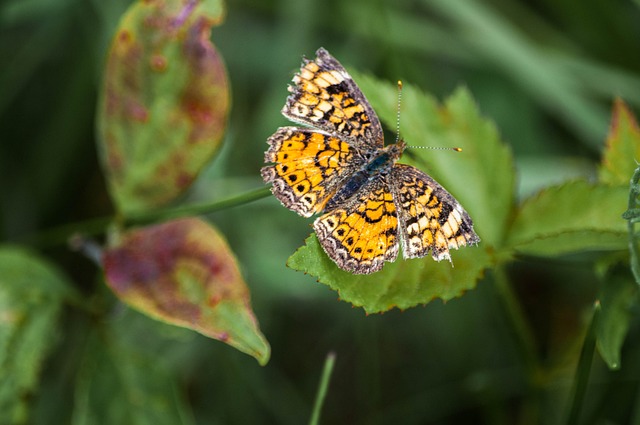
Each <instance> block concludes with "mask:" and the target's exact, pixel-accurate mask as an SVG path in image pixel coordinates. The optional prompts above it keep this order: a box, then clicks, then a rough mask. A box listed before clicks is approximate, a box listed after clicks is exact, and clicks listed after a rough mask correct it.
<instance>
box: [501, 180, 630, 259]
mask: <svg viewBox="0 0 640 425" xmlns="http://www.w3.org/2000/svg"><path fill="white" fill-rule="evenodd" d="M627 191H628V188H627V187H624V186H609V185H603V184H589V183H587V182H584V181H573V182H569V183H566V184H563V185H561V186H555V187H551V188H547V189H544V190H542V191H540V192H539V193H538V194H536V195H534V196H532V197H530V198H528V199H527V200H525V202H523V203H522V205H521V206H520V207H519V208H518V210H517V212H516V216H515V218H514V221H513V224H512V227H511V231H510V233H509V239H508V241H507V245H508V247H510V248H512V249H514V250H516V251H518V252H521V253H526V254H531V255H542V256H547V255H558V254H566V253H571V252H577V251H585V250H609V249H624V248H625V247H626V246H627V244H628V241H627V234H626V222H625V221H624V220H623V219H622V213H623V212H624V211H625V209H626V204H627V196H628V195H627Z"/></svg>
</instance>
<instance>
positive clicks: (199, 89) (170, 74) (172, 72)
mask: <svg viewBox="0 0 640 425" xmlns="http://www.w3.org/2000/svg"><path fill="white" fill-rule="evenodd" d="M223 12H224V9H223V6H222V3H221V1H217V0H200V1H198V0H167V1H157V0H155V1H142V0H141V1H138V2H137V3H135V4H133V5H132V6H131V7H130V8H129V10H128V11H127V12H126V14H125V15H124V16H123V18H122V20H121V22H120V26H119V28H118V30H117V32H116V34H115V36H114V39H113V42H112V45H111V49H110V51H109V56H108V60H107V66H106V71H105V75H104V82H103V85H102V90H101V94H100V101H99V110H98V116H97V118H98V136H99V137H98V142H99V143H98V145H99V149H100V152H101V159H102V163H103V166H104V168H105V171H106V174H107V178H108V182H109V188H110V192H111V195H112V197H113V198H114V200H115V202H116V205H117V207H118V209H119V210H120V211H122V212H125V213H126V212H132V211H145V210H149V209H151V208H153V207H157V206H160V205H163V204H166V203H168V202H171V201H172V200H174V199H175V198H176V197H177V196H179V195H181V194H182V193H183V192H184V191H185V190H186V189H187V188H188V187H189V186H190V185H191V183H192V182H193V181H194V179H195V178H196V176H197V175H198V173H199V172H200V171H201V170H202V168H203V167H204V166H205V165H206V164H207V163H208V162H209V160H210V159H211V157H212V156H213V154H214V153H216V152H217V150H218V147H219V145H220V142H221V140H222V136H223V133H224V129H225V126H226V120H227V114H228V111H229V83H228V81H227V76H226V71H225V67H224V64H223V61H222V57H221V56H220V54H219V53H218V52H217V51H216V49H215V47H214V46H213V44H212V43H211V42H210V40H209V37H210V31H211V26H212V25H215V24H217V23H219V22H220V21H221V20H222V17H223Z"/></svg>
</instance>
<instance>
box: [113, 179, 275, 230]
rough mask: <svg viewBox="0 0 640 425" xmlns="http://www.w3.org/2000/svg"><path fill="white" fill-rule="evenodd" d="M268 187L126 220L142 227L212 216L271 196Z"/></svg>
mask: <svg viewBox="0 0 640 425" xmlns="http://www.w3.org/2000/svg"><path fill="white" fill-rule="evenodd" d="M270 193H271V192H270V190H269V188H268V187H261V188H259V189H254V190H252V191H249V192H245V193H241V194H240V195H236V196H231V197H229V198H226V199H222V200H219V201H213V202H204V203H201V204H192V205H184V206H179V207H176V208H170V209H166V210H159V211H145V212H143V213H137V214H131V215H129V216H128V217H127V218H126V219H125V224H126V225H140V224H148V223H154V222H157V221H165V220H172V219H175V218H180V217H190V216H194V215H202V214H211V213H213V212H216V211H220V210H224V209H227V208H233V207H237V206H239V205H244V204H248V203H250V202H253V201H256V200H258V199H261V198H264V197H266V196H268V195H269V194H270Z"/></svg>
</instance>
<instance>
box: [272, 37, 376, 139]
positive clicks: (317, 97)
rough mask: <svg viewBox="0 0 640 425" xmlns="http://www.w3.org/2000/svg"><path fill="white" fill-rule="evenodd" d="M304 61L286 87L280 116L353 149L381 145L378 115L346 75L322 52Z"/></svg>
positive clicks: (342, 69)
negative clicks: (314, 129) (340, 141)
mask: <svg viewBox="0 0 640 425" xmlns="http://www.w3.org/2000/svg"><path fill="white" fill-rule="evenodd" d="M316 55H317V57H316V59H314V60H308V59H304V61H303V63H302V67H301V69H300V72H298V73H297V74H296V75H295V76H294V77H293V83H294V84H293V85H292V86H289V91H290V92H291V94H290V95H289V97H288V98H287V103H286V104H285V106H284V108H283V109H282V113H283V114H284V116H286V117H287V118H289V119H291V120H292V121H295V122H299V123H301V124H306V125H310V126H312V127H315V128H318V129H321V130H324V131H326V132H327V133H329V134H331V135H335V136H338V137H340V138H343V139H345V140H346V141H348V142H349V143H350V144H352V145H354V146H356V147H360V146H362V147H368V148H370V149H376V148H382V147H383V145H384V141H383V134H382V126H381V124H380V121H379V120H378V116H377V115H376V113H375V112H374V110H373V108H372V107H371V106H370V105H369V102H368V101H367V99H366V98H365V97H364V94H362V92H361V91H360V89H359V88H358V86H357V85H356V83H355V82H354V81H353V79H352V78H351V76H350V75H349V73H347V71H346V70H345V69H344V67H343V66H342V65H341V64H340V62H338V61H337V60H336V59H335V58H334V57H333V56H331V55H330V54H329V52H327V51H326V50H325V49H323V48H320V49H318V51H317V52H316Z"/></svg>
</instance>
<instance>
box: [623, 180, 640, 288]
mask: <svg viewBox="0 0 640 425" xmlns="http://www.w3.org/2000/svg"><path fill="white" fill-rule="evenodd" d="M639 182H640V167H638V168H636V171H635V172H634V173H633V177H631V183H630V189H629V209H628V210H627V211H626V212H625V214H623V218H625V219H626V220H627V228H628V230H629V253H630V255H631V271H632V272H633V277H634V278H635V279H636V283H638V284H640V253H639V252H638V251H640V250H639V249H638V238H637V236H636V232H635V223H636V222H637V221H638V218H639V216H640V214H638V195H640V186H639Z"/></svg>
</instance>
